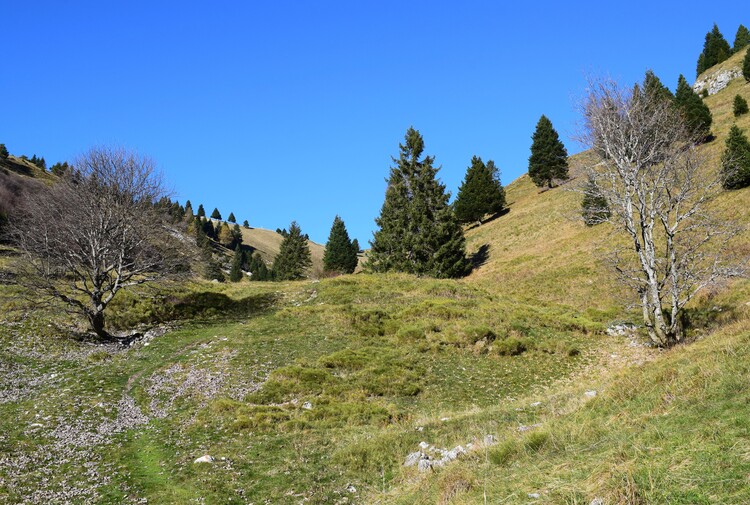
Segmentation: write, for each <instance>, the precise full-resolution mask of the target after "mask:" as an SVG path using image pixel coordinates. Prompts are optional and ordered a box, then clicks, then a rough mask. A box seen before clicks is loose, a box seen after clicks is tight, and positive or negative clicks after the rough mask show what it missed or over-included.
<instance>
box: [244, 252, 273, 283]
mask: <svg viewBox="0 0 750 505" xmlns="http://www.w3.org/2000/svg"><path fill="white" fill-rule="evenodd" d="M249 270H250V274H251V276H250V280H252V281H270V280H273V279H272V278H271V271H270V270H269V269H268V267H267V266H266V263H265V262H264V261H263V259H262V258H261V257H260V254H258V253H256V254H254V255H253V257H252V259H251V260H250V267H249Z"/></svg>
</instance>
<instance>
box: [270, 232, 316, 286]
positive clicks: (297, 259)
mask: <svg viewBox="0 0 750 505" xmlns="http://www.w3.org/2000/svg"><path fill="white" fill-rule="evenodd" d="M311 265H312V259H311V257H310V247H309V246H308V245H307V240H305V237H304V236H303V235H302V230H301V229H300V227H299V225H298V224H297V222H296V221H292V224H291V225H290V226H289V233H288V234H287V236H286V237H284V240H283V241H282V242H281V246H280V247H279V253H278V254H277V255H276V258H275V259H274V260H273V276H274V279H275V280H279V281H291V280H296V279H301V278H302V277H304V275H305V271H306V270H307V269H308V268H310V266H311Z"/></svg>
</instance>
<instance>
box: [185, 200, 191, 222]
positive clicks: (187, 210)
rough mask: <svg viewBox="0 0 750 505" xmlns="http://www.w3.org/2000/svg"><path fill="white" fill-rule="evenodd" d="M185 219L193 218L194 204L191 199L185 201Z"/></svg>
mask: <svg viewBox="0 0 750 505" xmlns="http://www.w3.org/2000/svg"><path fill="white" fill-rule="evenodd" d="M185 219H186V220H187V221H188V222H190V221H192V220H193V205H192V204H191V203H190V200H188V201H187V202H185Z"/></svg>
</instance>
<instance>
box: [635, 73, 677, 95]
mask: <svg viewBox="0 0 750 505" xmlns="http://www.w3.org/2000/svg"><path fill="white" fill-rule="evenodd" d="M643 91H644V93H646V94H647V95H648V96H651V97H655V98H657V99H663V100H667V101H670V100H673V99H674V95H673V94H672V92H671V91H670V90H669V88H668V87H666V86H665V85H664V84H663V83H662V82H661V79H659V77H657V75H656V74H655V73H654V71H653V70H647V71H646V76H645V77H644V79H643Z"/></svg>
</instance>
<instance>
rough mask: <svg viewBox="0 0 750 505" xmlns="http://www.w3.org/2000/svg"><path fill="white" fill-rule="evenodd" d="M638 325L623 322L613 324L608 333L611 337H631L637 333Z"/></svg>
mask: <svg viewBox="0 0 750 505" xmlns="http://www.w3.org/2000/svg"><path fill="white" fill-rule="evenodd" d="M636 331H637V327H636V326H635V325H633V324H628V323H622V324H613V325H611V326H610V327H609V328H607V332H606V333H607V335H609V336H610V337H631V336H633V335H635V333H636Z"/></svg>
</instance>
